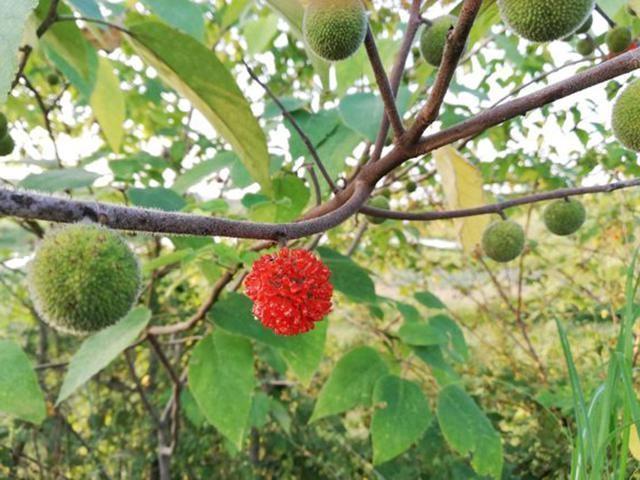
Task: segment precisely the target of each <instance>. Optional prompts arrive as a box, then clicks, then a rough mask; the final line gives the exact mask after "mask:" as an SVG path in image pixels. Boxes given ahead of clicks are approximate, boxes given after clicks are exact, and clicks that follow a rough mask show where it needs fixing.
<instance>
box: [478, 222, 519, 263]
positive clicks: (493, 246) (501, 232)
mask: <svg viewBox="0 0 640 480" xmlns="http://www.w3.org/2000/svg"><path fill="white" fill-rule="evenodd" d="M482 249H483V250H484V253H485V254H486V255H487V256H488V257H489V258H491V259H492V260H495V261H496V262H501V263H505V262H510V261H511V260H513V259H514V258H517V257H518V256H519V255H520V254H521V253H522V251H523V250H524V230H522V227H521V226H520V225H518V224H517V223H515V222H512V221H511V220H501V221H499V222H495V223H492V224H491V225H489V227H488V228H487V229H486V230H485V232H484V234H483V236H482Z"/></svg>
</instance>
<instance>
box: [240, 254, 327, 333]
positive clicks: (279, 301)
mask: <svg viewBox="0 0 640 480" xmlns="http://www.w3.org/2000/svg"><path fill="white" fill-rule="evenodd" d="M330 276H331V272H330V271H329V269H328V268H327V266H326V265H325V264H324V263H322V261H320V260H319V259H318V258H317V257H316V256H315V255H313V254H312V253H311V252H308V251H307V250H289V249H288V248H283V249H282V250H280V251H279V252H277V253H274V254H269V255H264V256H263V257H261V258H260V259H259V260H257V261H256V262H255V263H254V264H253V268H252V269H251V272H249V275H247V278H246V279H245V281H244V286H245V291H246V293H247V295H248V296H249V298H250V299H251V300H253V314H254V315H255V316H256V317H257V318H258V319H259V320H260V322H262V324H263V325H264V326H265V327H267V328H270V329H271V330H273V331H274V332H275V333H277V334H278V335H299V334H301V333H305V332H308V331H309V330H312V329H313V328H314V326H315V322H319V321H320V320H322V319H323V318H324V317H325V316H326V315H327V314H328V313H329V312H330V311H331V296H332V295H333V285H331V282H330V281H329V277H330Z"/></svg>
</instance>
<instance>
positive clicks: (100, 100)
mask: <svg viewBox="0 0 640 480" xmlns="http://www.w3.org/2000/svg"><path fill="white" fill-rule="evenodd" d="M90 102H91V108H92V110H93V113H94V114H95V116H96V119H97V120H98V123H99V124H100V128H102V132H103V133H104V136H105V138H106V139H107V143H108V144H109V146H110V147H111V149H112V150H113V151H114V152H116V153H117V152H119V151H120V145H122V138H123V137H124V122H125V120H126V108H125V103H124V96H123V94H122V89H121V88H120V79H119V78H118V76H117V75H116V74H115V73H114V72H113V66H112V65H111V61H110V60H109V59H108V58H105V57H100V60H99V61H98V73H97V77H96V84H95V86H94V88H93V93H92V94H91V100H90Z"/></svg>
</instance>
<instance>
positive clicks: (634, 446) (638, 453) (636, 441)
mask: <svg viewBox="0 0 640 480" xmlns="http://www.w3.org/2000/svg"><path fill="white" fill-rule="evenodd" d="M629 451H630V452H631V455H633V458H635V459H636V460H638V461H639V462H640V437H638V429H637V428H636V426H635V425H631V435H630V436H629Z"/></svg>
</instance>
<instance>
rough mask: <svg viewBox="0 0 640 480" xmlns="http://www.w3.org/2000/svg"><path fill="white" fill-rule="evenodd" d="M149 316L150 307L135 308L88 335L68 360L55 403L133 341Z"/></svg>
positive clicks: (58, 402) (145, 324)
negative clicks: (119, 318)
mask: <svg viewBox="0 0 640 480" xmlns="http://www.w3.org/2000/svg"><path fill="white" fill-rule="evenodd" d="M150 319H151V312H150V311H149V310H148V309H147V308H144V307H138V308H134V309H133V310H131V312H129V314H128V315H127V316H126V317H124V318H123V319H122V320H120V321H119V322H118V323H116V324H115V325H112V326H111V327H108V328H105V329H104V330H102V331H100V332H98V333H95V334H93V335H91V336H90V337H89V338H87V339H86V340H85V341H84V342H83V343H82V346H81V347H80V350H78V351H77V352H76V354H75V355H74V356H73V358H72V359H71V362H70V363H69V369H68V370H67V374H66V376H65V377H64V382H63V384H62V388H61V389H60V393H59V395H58V400H57V401H56V405H59V404H60V403H62V402H63V401H64V400H66V399H67V398H69V396H70V395H71V394H72V393H73V392H75V391H76V390H77V389H78V388H79V387H80V386H82V385H83V384H84V383H85V382H87V381H88V380H89V379H90V378H91V377H93V376H94V375H95V374H96V373H98V372H99V371H100V370H102V369H103V368H105V367H106V366H107V365H109V364H110V363H111V362H112V361H113V360H114V359H115V358H116V357H117V356H118V355H120V353H121V352H122V351H123V350H124V349H125V348H127V347H128V346H129V345H131V343H133V341H134V340H135V339H136V338H138V335H140V332H142V330H144V328H145V327H146V326H147V324H148V323H149V320H150Z"/></svg>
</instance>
